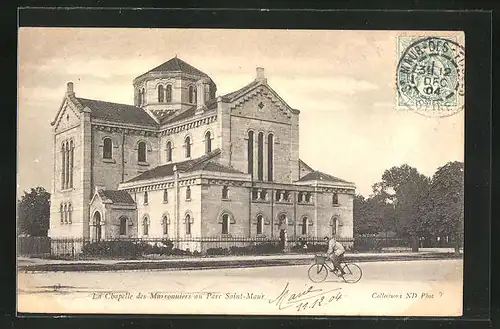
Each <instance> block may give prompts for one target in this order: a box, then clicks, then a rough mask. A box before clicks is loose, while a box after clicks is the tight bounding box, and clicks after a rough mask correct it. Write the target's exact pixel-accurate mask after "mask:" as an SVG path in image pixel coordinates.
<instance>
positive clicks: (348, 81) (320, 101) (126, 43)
mask: <svg viewBox="0 0 500 329" xmlns="http://www.w3.org/2000/svg"><path fill="white" fill-rule="evenodd" d="M430 34H432V35H442V36H452V35H454V33H453V32H428V31H426V32H415V31H413V32H401V31H340V30H337V31H334V30H331V31H321V30H316V31H306V30H213V29H212V30H209V29H204V30H203V29H116V28H113V29H102V28H85V29H82V28H20V29H19V34H18V38H19V47H18V73H19V76H18V172H17V179H18V193H21V192H22V191H24V190H29V189H30V188H32V187H36V186H42V187H45V188H46V189H47V190H48V191H50V186H51V181H52V156H51V152H52V138H51V136H52V135H51V134H52V130H51V126H50V122H51V121H52V120H53V119H54V117H55V116H56V114H57V111H58V109H59V107H60V105H61V102H62V100H63V97H64V93H65V91H66V83H67V82H69V81H72V82H73V83H74V90H75V94H76V95H77V97H83V98H91V99H100V100H105V101H111V102H117V103H126V104H133V86H132V81H133V79H134V78H135V77H137V76H139V75H141V74H142V73H145V72H147V71H148V70H150V69H152V68H153V67H156V66H158V65H160V64H162V63H163V62H166V61H167V60H169V59H171V58H172V57H175V56H176V55H177V56H178V57H179V58H180V59H182V60H184V61H186V62H187V63H189V64H191V65H193V66H194V67H196V68H198V69H200V70H201V71H203V72H205V73H207V74H208V75H209V76H210V77H211V78H212V80H214V82H215V83H216V85H217V94H218V95H223V94H226V93H229V92H232V91H234V90H237V89H239V88H241V87H242V86H244V85H246V84H248V83H250V82H251V81H253V80H254V79H255V69H256V67H264V68H265V75H266V78H267V81H268V84H269V85H270V86H271V87H272V88H273V89H274V90H275V91H276V92H278V94H279V95H280V96H281V97H282V98H283V99H284V100H285V101H286V102H287V103H288V104H289V105H290V106H291V107H293V108H296V109H298V110H300V117H299V120H300V131H299V133H300V158H301V159H302V160H304V161H305V162H306V163H307V164H309V165H310V166H311V167H313V168H314V169H316V170H320V171H323V172H326V173H329V174H331V175H334V176H337V177H340V178H343V179H345V180H348V181H352V182H354V183H355V184H356V187H357V193H360V194H362V195H364V196H365V197H367V196H369V195H370V193H371V191H372V189H371V186H372V184H374V183H376V182H378V181H380V179H381V176H382V174H383V172H384V171H385V170H386V169H389V168H391V167H393V166H400V165H402V164H408V165H410V166H413V167H415V168H417V169H418V170H419V172H421V173H423V174H425V175H427V176H432V175H433V174H434V172H435V171H436V169H437V168H438V167H440V166H442V165H444V164H445V163H447V162H448V161H463V158H464V146H463V145H464V113H463V111H462V112H459V113H457V114H455V115H452V116H448V117H443V118H439V117H425V116H422V115H419V114H416V113H413V112H410V111H397V110H396V109H395V100H396V88H395V84H396V72H395V69H396V65H397V51H396V49H397V48H396V47H397V37H398V36H401V35H412V36H414V35H418V36H423V35H430Z"/></svg>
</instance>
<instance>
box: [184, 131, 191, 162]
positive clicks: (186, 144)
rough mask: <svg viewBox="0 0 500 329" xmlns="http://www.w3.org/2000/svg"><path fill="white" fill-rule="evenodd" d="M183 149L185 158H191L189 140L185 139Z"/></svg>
mask: <svg viewBox="0 0 500 329" xmlns="http://www.w3.org/2000/svg"><path fill="white" fill-rule="evenodd" d="M184 148H185V149H186V158H190V157H191V138H189V136H188V137H186V139H185V140H184Z"/></svg>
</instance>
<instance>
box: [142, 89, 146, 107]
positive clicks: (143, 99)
mask: <svg viewBox="0 0 500 329" xmlns="http://www.w3.org/2000/svg"><path fill="white" fill-rule="evenodd" d="M141 100H142V101H141V105H144V104H146V90H145V89H144V88H142V98H141Z"/></svg>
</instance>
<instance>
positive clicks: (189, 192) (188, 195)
mask: <svg viewBox="0 0 500 329" xmlns="http://www.w3.org/2000/svg"><path fill="white" fill-rule="evenodd" d="M186 200H191V188H190V187H189V186H188V187H186Z"/></svg>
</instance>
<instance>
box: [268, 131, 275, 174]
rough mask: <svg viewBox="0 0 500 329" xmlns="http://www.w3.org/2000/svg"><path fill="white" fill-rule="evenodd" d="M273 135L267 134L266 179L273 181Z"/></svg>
mask: <svg viewBox="0 0 500 329" xmlns="http://www.w3.org/2000/svg"><path fill="white" fill-rule="evenodd" d="M273 157H274V136H273V134H269V136H267V180H268V181H270V182H272V181H273Z"/></svg>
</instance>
